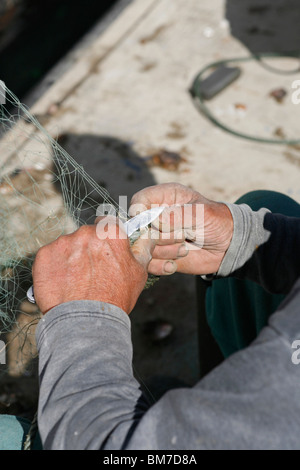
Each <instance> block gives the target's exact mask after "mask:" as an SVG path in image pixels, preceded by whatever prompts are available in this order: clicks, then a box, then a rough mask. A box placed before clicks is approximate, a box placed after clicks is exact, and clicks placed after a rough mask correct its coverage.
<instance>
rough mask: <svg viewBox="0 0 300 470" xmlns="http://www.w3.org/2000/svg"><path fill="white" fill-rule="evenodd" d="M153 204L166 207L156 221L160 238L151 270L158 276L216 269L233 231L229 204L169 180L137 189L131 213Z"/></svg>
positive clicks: (210, 271) (211, 271)
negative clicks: (209, 198) (210, 198)
mask: <svg viewBox="0 0 300 470" xmlns="http://www.w3.org/2000/svg"><path fill="white" fill-rule="evenodd" d="M153 205H165V206H166V208H165V210H164V211H163V213H162V214H161V216H160V217H159V219H158V221H157V222H156V223H154V225H155V227H156V228H157V229H158V230H159V235H160V238H159V241H158V243H157V244H156V247H155V250H154V253H153V259H152V261H151V263H150V265H149V268H148V270H149V272H150V273H152V274H155V275H158V276H160V275H168V274H173V273H175V272H176V271H177V272H181V273H187V274H200V275H204V274H212V273H216V272H217V271H218V270H219V267H220V265H221V262H222V260H223V258H224V256H225V253H226V251H227V249H228V248H229V245H230V242H231V239H232V235H233V219H232V215H231V212H230V210H229V209H228V207H227V206H226V205H225V204H222V203H218V202H214V201H211V200H208V199H206V198H205V197H204V196H202V195H201V194H200V193H198V192H196V191H194V190H192V189H190V188H188V187H185V186H182V185H181V184H177V183H167V184H162V185H157V186H151V187H148V188H145V189H143V190H141V191H139V192H138V193H136V194H135V195H134V196H133V198H132V200H131V206H130V209H129V213H130V215H131V216H134V215H136V214H137V213H138V212H141V211H142V210H146V209H149V208H151V206H153ZM199 205H201V209H200V210H199ZM203 211H204V212H203ZM201 214H203V215H204V217H201Z"/></svg>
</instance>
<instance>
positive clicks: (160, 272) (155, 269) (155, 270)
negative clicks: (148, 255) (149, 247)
mask: <svg viewBox="0 0 300 470" xmlns="http://www.w3.org/2000/svg"><path fill="white" fill-rule="evenodd" d="M176 271H177V262H176V261H174V260H162V259H152V261H151V262H150V264H149V266H148V272H149V273H150V274H154V275H155V276H170V275H171V274H174V273H176Z"/></svg>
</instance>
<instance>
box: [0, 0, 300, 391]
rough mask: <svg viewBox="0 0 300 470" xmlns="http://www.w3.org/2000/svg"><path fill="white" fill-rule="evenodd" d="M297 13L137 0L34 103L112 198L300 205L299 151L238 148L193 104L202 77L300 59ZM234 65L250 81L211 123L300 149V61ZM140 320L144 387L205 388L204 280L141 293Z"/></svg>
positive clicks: (230, 1) (242, 82) (138, 359)
mask: <svg viewBox="0 0 300 470" xmlns="http://www.w3.org/2000/svg"><path fill="white" fill-rule="evenodd" d="M295 5H296V2H293V1H287V0H280V1H279V0H277V1H271V0H265V2H264V7H263V8H262V5H261V2H259V1H258V0H252V1H250V0H244V1H243V2H240V1H234V0H227V1H225V0H214V1H213V2H212V1H211V0H201V2H199V1H198V0H175V1H173V0H135V1H132V2H131V3H130V4H129V5H128V6H127V7H126V8H125V9H124V10H123V11H122V13H121V14H120V15H119V16H118V17H117V18H115V19H114V21H113V22H112V23H111V24H110V26H109V27H108V28H107V29H105V30H104V31H101V32H100V33H99V35H95V37H93V40H92V41H88V42H87V43H86V44H85V43H83V44H82V47H81V48H79V49H78V50H80V53H78V54H75V55H74V56H73V58H72V61H71V63H70V66H69V67H68V68H67V69H66V70H65V71H64V72H63V73H62V74H60V75H59V78H58V79H57V80H56V81H55V82H54V83H53V84H52V85H51V86H50V87H47V88H45V92H44V93H43V94H42V96H39V94H40V93H38V92H37V93H36V94H34V93H33V94H32V95H31V98H30V99H29V98H28V100H29V103H30V105H31V104H32V102H33V101H34V100H33V97H34V96H36V97H37V96H39V98H38V99H37V101H35V102H34V104H33V105H32V106H31V112H32V113H33V114H34V115H35V116H36V117H37V118H38V120H39V121H40V122H41V123H42V124H43V126H44V127H45V128H46V129H47V130H48V132H49V133H50V134H51V135H52V136H53V137H55V138H57V137H58V136H60V138H61V142H62V145H63V147H64V148H65V149H66V150H67V151H68V152H69V153H70V155H72V156H73V157H74V158H75V160H76V161H77V162H79V163H80V164H81V165H83V167H84V168H85V170H86V171H87V173H89V174H90V175H91V176H92V177H93V178H94V179H95V181H96V182H97V183H98V184H100V185H104V186H105V187H106V188H107V190H108V191H109V192H110V194H111V195H112V196H113V198H114V199H118V197H119V196H120V195H126V196H127V197H128V198H129V199H130V198H131V196H132V195H133V194H134V193H135V192H136V191H137V190H139V189H142V188H144V187H146V186H149V185H153V184H159V183H165V182H179V183H181V184H184V185H187V186H190V187H192V188H194V189H196V190H198V191H200V192H201V193H202V194H204V195H205V196H206V197H208V198H211V199H216V200H221V201H222V200H223V201H228V202H234V201H235V200H236V199H237V198H238V197H239V196H241V195H242V194H244V193H246V192H248V191H251V190H255V189H269V190H275V191H280V192H284V193H286V194H288V195H290V196H292V197H293V198H294V199H296V200H297V201H299V202H300V178H299V166H300V153H299V147H297V146H295V145H294V146H288V145H282V144H273V145H271V144H262V143H258V142H254V141H252V140H247V139H241V138H238V137H235V136H233V135H231V134H229V133H227V132H225V131H223V130H222V129H220V128H218V127H217V126H215V125H214V124H212V122H210V121H209V120H208V119H206V117H205V116H203V115H202V114H201V113H200V112H199V110H198V109H197V107H196V106H195V103H194V102H193V100H192V98H191V95H190V93H189V89H190V86H191V84H192V82H193V80H194V78H195V76H196V75H197V74H198V73H199V71H200V70H201V69H202V68H204V67H205V66H207V65H209V64H211V63H212V62H215V61H218V60H223V59H232V58H240V57H242V58H243V57H247V56H249V55H250V53H252V52H258V51H264V52H274V51H284V50H296V49H297V47H299V44H300V41H299V39H300V38H299V35H300V32H299V28H298V24H299V16H300V9H299V8H296V9H295ZM237 65H238V66H239V67H241V70H242V74H241V77H240V78H239V79H238V80H237V81H236V82H235V83H234V84H232V85H231V87H229V88H227V89H226V90H225V91H224V92H222V93H221V94H220V95H218V96H217V97H216V98H215V99H213V100H212V101H211V102H209V103H208V106H209V109H210V110H211V111H212V112H213V113H214V115H215V116H216V117H217V118H218V119H220V120H221V121H222V122H223V123H226V125H227V126H229V127H233V128H234V129H235V130H238V131H240V132H243V133H247V134H249V135H252V136H259V137H261V138H266V139H271V138H275V139H278V140H279V141H280V140H281V139H282V138H283V137H284V136H285V137H287V138H299V132H298V116H299V111H300V105H296V104H293V101H292V94H293V92H294V91H295V90H294V89H293V88H292V83H293V82H294V81H295V80H297V79H299V78H300V69H299V60H296V59H289V60H287V59H283V58H277V59H275V60H272V61H270V60H264V61H263V63H261V62H258V61H249V62H245V63H244V62H240V63H238V64H237ZM269 67H271V69H270V68H269ZM274 68H275V69H276V71H274ZM279 71H280V72H282V71H295V72H294V73H286V74H283V73H279ZM278 88H280V89H282V88H283V89H284V90H285V91H286V96H285V97H284V98H283V101H282V102H280V103H279V102H278V101H277V100H276V99H274V97H273V96H271V95H270V93H271V92H272V91H274V90H275V89H278ZM29 129H30V128H28V129H27V132H29ZM32 132H34V129H32ZM22 145H23V146H26V145H27V143H26V139H24V143H23V144H22ZM162 151H167V152H171V153H175V154H177V156H178V158H179V157H181V158H179V160H177V161H176V162H177V163H178V166H176V165H175V167H174V166H170V165H168V164H167V163H166V164H165V165H164V164H160V165H156V164H155V163H157V160H155V161H154V164H152V165H149V162H151V160H149V158H148V157H149V156H151V155H153V154H157V153H158V154H159V153H160V152H162ZM5 158H9V153H6V155H5ZM152 163H153V161H152ZM131 318H132V329H133V341H134V349H135V359H134V361H135V371H136V373H137V376H138V377H139V379H140V380H142V381H147V380H148V379H149V378H150V377H153V376H157V375H159V376H168V377H170V376H171V377H175V378H176V379H180V380H182V381H184V382H185V383H188V384H190V385H192V384H194V383H195V382H196V381H197V379H198V377H199V364H198V353H197V331H196V330H197V320H196V318H197V305H196V290H195V279H194V278H193V277H191V276H181V275H175V276H172V277H169V278H165V279H161V280H160V281H159V282H158V283H157V284H156V285H155V286H154V287H153V288H152V289H150V290H149V291H146V292H144V293H143V294H142V296H141V298H140V300H139V302H138V304H137V306H136V308H135V310H134V312H133V313H132V316H131ZM152 321H162V322H163V323H167V324H170V325H171V326H172V331H171V333H170V335H169V336H167V337H166V338H165V339H163V340H158V339H157V337H154V336H153V334H154V333H153V329H151V325H152V323H149V322H152Z"/></svg>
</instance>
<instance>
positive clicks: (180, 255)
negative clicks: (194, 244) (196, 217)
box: [177, 243, 189, 258]
mask: <svg viewBox="0 0 300 470" xmlns="http://www.w3.org/2000/svg"><path fill="white" fill-rule="evenodd" d="M188 252H189V249H188V247H187V246H186V244H185V243H183V244H182V245H181V246H180V247H179V250H178V254H177V256H178V258H183V257H184V256H186V255H187V254H188Z"/></svg>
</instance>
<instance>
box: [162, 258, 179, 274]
mask: <svg viewBox="0 0 300 470" xmlns="http://www.w3.org/2000/svg"><path fill="white" fill-rule="evenodd" d="M176 269H177V265H176V263H174V261H167V262H166V263H165V264H164V271H165V273H166V274H173V273H175V271H176Z"/></svg>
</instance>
